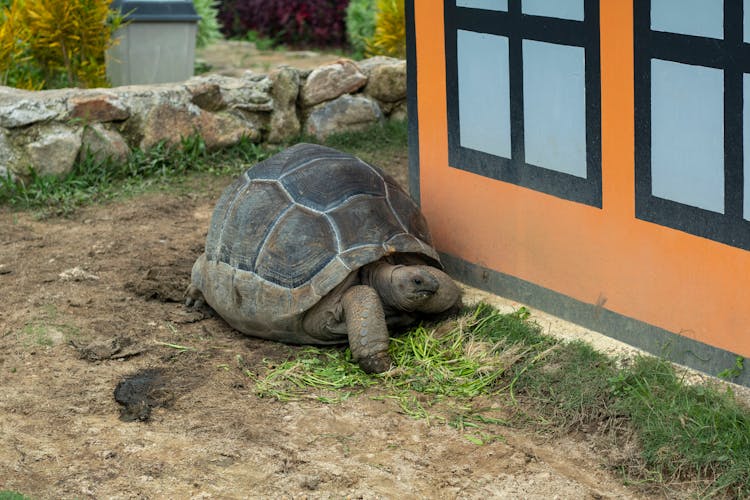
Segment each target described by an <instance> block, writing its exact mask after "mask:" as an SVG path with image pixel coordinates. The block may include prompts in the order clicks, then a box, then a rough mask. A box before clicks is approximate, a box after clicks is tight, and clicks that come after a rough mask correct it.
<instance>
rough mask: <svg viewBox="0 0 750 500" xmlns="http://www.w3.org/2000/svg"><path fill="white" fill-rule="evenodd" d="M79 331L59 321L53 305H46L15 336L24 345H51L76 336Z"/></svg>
mask: <svg viewBox="0 0 750 500" xmlns="http://www.w3.org/2000/svg"><path fill="white" fill-rule="evenodd" d="M79 333H80V332H79V330H78V328H76V327H75V326H72V325H70V324H68V323H64V322H60V320H59V318H58V313H57V308H56V307H55V306H53V305H47V306H45V307H44V310H43V311H42V312H41V313H40V314H39V315H38V317H36V318H35V319H33V320H32V321H29V322H28V323H26V324H25V325H24V326H23V328H21V330H20V331H19V332H17V333H16V336H17V337H18V338H19V339H21V341H22V342H23V344H24V345H25V346H26V347H31V346H38V347H52V346H54V345H56V344H61V343H63V342H65V341H68V340H70V339H72V338H74V337H76V336H77V335H78V334H79Z"/></svg>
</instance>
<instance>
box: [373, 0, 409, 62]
mask: <svg viewBox="0 0 750 500" xmlns="http://www.w3.org/2000/svg"><path fill="white" fill-rule="evenodd" d="M366 53H367V55H370V56H375V55H383V56H391V57H398V58H401V59H403V58H405V57H406V21H405V14H404V0H378V3H377V14H376V15H375V34H374V35H373V36H372V38H371V39H370V40H369V41H368V43H367V50H366Z"/></svg>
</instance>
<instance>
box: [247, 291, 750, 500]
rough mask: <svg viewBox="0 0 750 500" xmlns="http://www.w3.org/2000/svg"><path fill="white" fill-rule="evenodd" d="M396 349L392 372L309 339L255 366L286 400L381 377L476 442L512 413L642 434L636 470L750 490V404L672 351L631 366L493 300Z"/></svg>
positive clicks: (420, 411)
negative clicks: (685, 374)
mask: <svg viewBox="0 0 750 500" xmlns="http://www.w3.org/2000/svg"><path fill="white" fill-rule="evenodd" d="M390 354H391V356H392V358H393V360H394V365H395V367H394V369H392V370H391V371H389V372H387V373H384V374H380V375H366V374H365V373H364V372H362V371H361V370H360V369H359V368H358V367H357V366H356V365H355V364H354V363H353V362H352V360H351V354H350V353H349V350H348V349H346V350H345V349H338V350H333V349H315V348H308V349H304V350H302V351H301V352H300V354H299V356H297V357H296V358H295V359H292V360H290V361H287V362H285V363H282V364H279V365H278V366H276V365H272V364H270V363H268V364H267V369H266V372H265V373H260V374H251V376H252V377H253V379H254V380H255V382H256V390H257V392H258V393H259V394H260V395H263V396H270V397H276V398H278V399H281V400H291V399H301V398H310V397H312V398H316V399H319V400H321V401H325V402H328V403H332V402H339V401H341V400H343V399H346V398H348V397H351V396H352V395H356V394H360V393H363V392H364V391H365V389H366V388H367V387H370V386H376V387H377V392H376V395H374V396H373V395H372V394H371V397H374V398H377V399H389V400H393V401H395V403H396V404H397V406H398V407H399V408H400V410H401V412H403V413H404V414H406V415H409V416H412V417H414V418H424V419H428V420H431V421H440V422H443V423H445V424H448V425H451V426H453V427H455V428H457V429H459V430H460V431H462V432H463V433H464V436H465V437H466V439H467V440H469V441H470V442H472V443H475V444H486V443H489V442H492V441H494V440H497V439H502V438H501V436H499V435H498V434H497V433H496V432H494V431H493V430H494V429H496V427H497V426H498V425H511V424H515V425H527V426H532V427H533V428H535V429H538V430H540V431H545V432H551V433H565V432H585V433H596V434H598V435H600V436H603V437H609V438H608V439H609V440H610V441H612V440H618V439H624V437H625V436H627V435H631V434H632V435H635V436H636V438H637V441H638V442H639V444H640V447H641V448H640V457H639V456H635V457H634V458H633V459H634V460H635V461H636V462H637V463H633V464H629V465H628V467H627V470H626V473H627V474H629V476H630V479H632V480H635V481H639V482H646V483H653V482H657V483H659V484H662V485H666V486H667V487H668V486H669V484H670V483H671V484H677V483H681V484H686V483H692V484H693V486H694V490H695V488H698V490H695V493H696V494H698V495H700V496H726V497H734V498H745V497H748V496H750V411H749V410H748V408H746V407H744V406H743V405H742V404H741V403H739V402H738V401H736V400H735V398H734V396H733V394H732V393H731V391H728V390H726V391H722V390H719V389H718V388H717V387H714V386H711V385H689V384H687V383H685V382H684V380H682V379H681V378H680V377H679V376H678V375H677V373H676V372H675V370H674V368H673V366H672V365H671V364H670V363H668V362H666V361H663V360H660V359H656V358H652V357H642V358H638V359H637V360H636V361H635V362H634V363H632V364H630V365H627V366H624V367H619V366H618V363H617V360H615V359H613V358H611V357H608V356H606V355H604V354H602V353H600V352H598V351H596V350H594V349H593V348H592V347H591V346H590V345H588V344H586V343H583V342H561V341H559V340H557V339H554V338H552V337H550V336H547V335H544V334H542V333H541V330H540V328H539V327H538V325H536V324H535V323H533V322H532V321H530V320H529V318H528V311H526V310H525V309H523V308H522V309H520V310H518V311H516V312H515V313H512V314H501V313H499V312H498V311H497V310H495V309H493V308H492V307H489V306H486V305H479V306H477V307H476V308H474V309H471V310H468V311H466V312H465V313H464V314H463V315H462V316H460V317H459V318H458V319H456V320H453V321H445V322H443V323H441V324H439V325H430V326H428V325H420V326H418V327H416V328H414V329H413V330H411V331H410V332H408V333H407V334H405V335H404V336H401V337H396V338H394V339H392V340H391V347H390ZM373 389H375V387H373ZM509 405H511V406H510V407H509ZM509 415H510V416H509ZM609 465H611V466H620V465H621V464H609Z"/></svg>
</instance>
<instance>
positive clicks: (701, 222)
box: [633, 0, 750, 250]
mask: <svg viewBox="0 0 750 500" xmlns="http://www.w3.org/2000/svg"><path fill="white" fill-rule="evenodd" d="M743 3H744V2H742V1H739V0H724V3H723V16H724V26H723V29H724V38H723V39H717V38H710V37H706V36H696V35H685V34H680V33H669V32H662V31H655V30H652V29H651V0H637V1H635V2H633V30H634V33H633V40H634V47H633V50H634V80H635V81H634V98H635V212H636V214H635V215H636V218H638V219H641V220H644V221H648V222H652V223H655V224H659V225H662V226H666V227H670V228H672V229H677V230H679V231H683V232H686V233H690V234H693V235H696V236H700V237H703V238H707V239H710V240H714V241H718V242H720V243H724V244H727V245H731V246H734V247H738V248H743V249H745V250H750V221H747V220H745V219H744V218H743V209H744V158H743V141H744V138H743V112H744V111H743V102H744V97H743V91H744V90H743V78H744V77H743V74H744V73H748V74H750V44H747V43H745V42H744V32H743V22H744V21H743ZM652 59H659V60H662V61H670V62H677V63H683V64H689V65H692V66H702V67H706V68H713V69H719V70H722V71H723V76H724V96H723V98H724V110H723V113H724V138H723V141H724V213H723V214H722V213H718V212H714V211H711V210H706V209H703V208H698V207H695V206H691V205H687V204H684V203H680V202H677V201H674V200H668V199H665V198H659V197H657V196H654V195H653V194H652V175H651V61H652Z"/></svg>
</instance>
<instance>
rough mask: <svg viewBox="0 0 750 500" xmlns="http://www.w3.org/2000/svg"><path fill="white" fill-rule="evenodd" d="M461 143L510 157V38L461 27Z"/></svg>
mask: <svg viewBox="0 0 750 500" xmlns="http://www.w3.org/2000/svg"><path fill="white" fill-rule="evenodd" d="M457 52H458V54H457V57H458V116H459V124H460V126H459V131H460V132H459V133H460V135H461V146H463V147H466V148H470V149H475V150H478V151H483V152H485V153H489V154H493V155H496V156H501V157H504V158H510V154H511V149H510V84H509V76H508V67H509V65H508V38H507V37H504V36H498V35H488V34H486V33H475V32H473V31H464V30H458V36H457Z"/></svg>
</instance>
